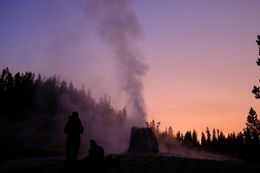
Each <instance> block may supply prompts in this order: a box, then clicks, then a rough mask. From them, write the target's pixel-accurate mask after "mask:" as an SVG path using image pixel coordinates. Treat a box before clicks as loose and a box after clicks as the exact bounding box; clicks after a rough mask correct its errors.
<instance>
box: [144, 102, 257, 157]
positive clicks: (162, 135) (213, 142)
mask: <svg viewBox="0 0 260 173" xmlns="http://www.w3.org/2000/svg"><path fill="white" fill-rule="evenodd" d="M147 126H148V127H150V128H152V129H153V131H154V132H155V134H156V136H157V138H158V141H159V143H162V142H164V141H165V139H171V140H178V141H179V142H180V143H181V144H183V145H185V146H187V147H189V148H194V149H198V150H204V151H208V152H213V153H221V154H226V155H229V156H234V157H238V158H242V159H246V160H250V161H260V119H258V116H257V113H256V111H255V110H254V109H253V108H252V107H251V108H250V110H249V114H248V116H247V118H246V123H245V128H244V129H243V130H242V131H241V132H238V133H235V132H232V133H229V134H227V135H225V134H224V133H223V131H221V130H219V129H215V128H213V129H212V130H210V129H209V128H208V127H207V128H206V130H205V131H204V132H201V135H200V137H199V135H198V132H197V131H196V130H195V129H194V130H193V131H190V130H188V131H186V132H185V133H181V132H180V131H177V133H176V134H174V133H173V128H172V127H171V126H170V127H169V128H166V129H165V130H164V131H160V122H155V121H154V120H152V121H151V122H149V123H147ZM163 145H166V147H169V148H171V147H174V145H172V146H171V142H170V141H169V140H168V143H164V144H163ZM172 149H173V150H174V148H172Z"/></svg>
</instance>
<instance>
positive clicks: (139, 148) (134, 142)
mask: <svg viewBox="0 0 260 173" xmlns="http://www.w3.org/2000/svg"><path fill="white" fill-rule="evenodd" d="M128 152H129V153H131V154H156V153H158V152H159V147H158V142H157V138H156V136H155V134H154V133H153V130H152V129H151V128H137V127H132V129H131V136H130V144H129V148H128Z"/></svg>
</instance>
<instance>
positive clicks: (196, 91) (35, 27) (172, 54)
mask: <svg viewBox="0 0 260 173" xmlns="http://www.w3.org/2000/svg"><path fill="white" fill-rule="evenodd" d="M131 5H133V9H134V12H135V13H136V16H137V18H138V20H139V23H140V24H141V27H142V35H141V38H140V39H139V40H138V41H137V43H136V46H137V47H138V50H139V52H140V56H139V58H140V59H141V60H142V61H144V62H145V63H146V64H147V65H148V66H149V69H148V71H147V72H146V74H145V75H144V76H143V87H144V88H143V94H144V100H145V105H146V111H147V120H148V121H151V120H153V119H154V120H155V121H160V122H161V128H162V130H163V129H164V127H169V126H172V127H173V129H174V130H175V132H176V131H177V130H180V131H182V132H184V131H186V130H193V129H196V130H198V131H199V132H200V131H204V130H205V129H206V127H209V128H219V129H221V130H223V131H224V132H225V133H229V132H232V131H235V132H238V131H241V130H242V129H243V128H244V127H245V121H246V116H247V115H248V111H249V108H250V107H253V108H254V109H255V110H256V111H257V112H260V108H259V101H260V100H256V99H255V98H254V95H253V94H252V93H251V91H252V87H253V85H257V84H259V76H260V75H259V74H260V73H259V70H260V69H259V68H258V67H257V65H256V63H255V62H256V60H257V58H258V57H257V55H258V47H257V45H256V42H255V40H256V36H257V34H260V10H259V9H260V1H259V0H250V1H244V0H229V1H225V0H218V1H213V0H197V1H193V0H184V1H177V0H176V1H175V0H163V1H161V0H135V1H133V2H132V3H131ZM89 10H90V9H89V1H88V0H77V1H73V0H63V1H62V0H55V1H51V0H37V1H35V0H0V69H3V68H4V67H9V68H10V70H11V72H13V73H15V72H18V71H20V72H26V71H33V72H35V73H41V74H43V75H46V76H50V75H53V74H57V75H59V76H60V77H61V78H64V79H66V80H68V81H73V83H74V85H75V86H76V87H78V88H81V87H83V86H84V87H85V88H90V89H91V91H92V94H93V95H94V96H95V97H96V98H99V97H101V96H103V95H104V94H106V95H109V96H111V100H112V103H113V105H115V107H118V108H121V107H123V106H124V105H125V104H126V103H125V100H124V97H123V96H122V92H121V91H120V90H119V89H118V79H117V78H118V74H117V70H116V63H115V58H114V57H115V55H114V53H113V51H111V49H110V48H109V46H108V45H107V44H105V43H104V41H102V39H100V37H99V36H98V34H97V24H96V22H95V20H94V19H95V17H96V16H95V15H94V16H91V18H90V17H89V15H91V14H90V13H89Z"/></svg>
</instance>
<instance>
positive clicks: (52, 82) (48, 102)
mask: <svg viewBox="0 0 260 173" xmlns="http://www.w3.org/2000/svg"><path fill="white" fill-rule="evenodd" d="M72 111H78V112H79V113H80V118H81V119H82V121H83V123H84V125H85V127H84V128H85V131H86V132H87V133H86V134H84V135H86V136H85V137H84V139H85V138H86V140H87V138H90V137H92V138H95V139H97V140H98V141H99V142H100V143H101V144H102V145H103V146H105V147H106V149H107V151H110V150H111V151H113V150H115V148H114V142H115V143H116V142H118V143H120V144H121V143H122V142H121V140H123V141H124V140H126V139H125V138H126V137H125V131H126V130H128V129H130V127H128V126H129V125H128V124H129V123H128V119H127V111H126V107H124V108H122V109H115V108H114V107H113V106H112V105H111V98H110V97H108V96H106V95H104V96H103V97H101V98H100V99H99V100H96V99H95V98H94V97H93V96H92V95H91V91H90V90H88V91H87V92H86V91H85V89H84V88H82V89H77V88H75V87H74V86H73V83H72V82H67V81H65V80H61V79H60V78H59V77H58V76H56V75H54V76H51V77H42V76H41V74H38V75H35V74H34V73H32V72H25V73H20V72H17V73H15V74H12V73H11V71H10V70H9V68H8V67H6V68H4V69H3V70H2V72H1V73H0V138H1V139H3V141H4V142H1V143H0V151H1V150H3V152H5V150H6V147H9V148H10V150H12V151H16V149H18V148H19V147H20V148H26V147H29V148H32V147H38V146H40V147H46V148H51V147H54V146H56V148H58V147H63V146H64V141H65V136H64V132H63V130H64V126H65V123H66V121H67V119H68V116H69V115H70V114H71V112H72ZM101 134H102V135H101ZM110 134H113V136H112V135H110ZM110 138H113V140H114V141H112V140H111V139H110ZM86 143H87V142H86ZM83 145H84V144H83ZM86 145H87V144H86ZM50 146H51V147H50ZM115 147H116V146H115ZM7 154H8V153H7ZM9 154H10V153H9Z"/></svg>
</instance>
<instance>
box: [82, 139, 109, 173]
mask: <svg viewBox="0 0 260 173" xmlns="http://www.w3.org/2000/svg"><path fill="white" fill-rule="evenodd" d="M89 144H90V149H89V150H88V156H87V157H86V159H85V163H84V164H85V166H86V168H87V169H88V170H89V171H90V172H98V173H99V172H105V170H106V169H105V164H104V149H103V147H101V146H99V145H97V144H96V141H95V140H93V139H91V140H89Z"/></svg>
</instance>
